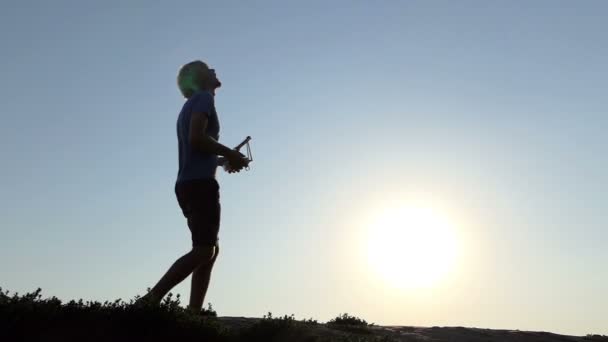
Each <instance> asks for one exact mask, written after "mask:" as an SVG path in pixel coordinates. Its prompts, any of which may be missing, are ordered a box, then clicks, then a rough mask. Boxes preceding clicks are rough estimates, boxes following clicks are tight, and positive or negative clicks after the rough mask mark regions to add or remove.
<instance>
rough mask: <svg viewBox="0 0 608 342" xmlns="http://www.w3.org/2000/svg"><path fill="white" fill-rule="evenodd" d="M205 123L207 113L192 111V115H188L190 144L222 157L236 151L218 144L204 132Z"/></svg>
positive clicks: (206, 121)
mask: <svg viewBox="0 0 608 342" xmlns="http://www.w3.org/2000/svg"><path fill="white" fill-rule="evenodd" d="M207 124H208V119H207V113H202V112H197V111H193V112H192V116H191V117H190V132H188V140H189V142H190V144H191V145H192V146H193V147H194V148H195V149H197V150H198V151H201V152H203V153H211V154H216V155H219V156H224V157H229V156H233V155H234V152H236V151H234V150H232V149H231V148H229V147H226V146H224V145H222V144H220V143H219V142H218V141H216V140H215V139H213V138H212V137H211V136H209V135H208V134H206V133H205V132H206V131H207Z"/></svg>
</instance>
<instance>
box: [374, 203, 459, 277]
mask: <svg viewBox="0 0 608 342" xmlns="http://www.w3.org/2000/svg"><path fill="white" fill-rule="evenodd" d="M367 244H368V248H367V252H368V255H367V260H368V262H369V265H370V267H371V268H372V269H373V270H374V271H375V272H376V273H377V275H378V276H380V277H382V278H384V279H385V280H386V281H387V282H388V283H389V284H391V285H393V286H397V287H399V288H426V287H430V286H433V285H435V284H437V283H438V282H439V281H441V279H443V278H444V277H445V276H446V275H447V274H448V273H449V271H450V270H452V268H453V267H454V265H455V261H456V257H457V252H458V242H457V236H456V232H455V227H454V226H453V225H452V224H451V223H450V221H449V220H448V219H447V218H446V217H445V216H444V215H442V214H440V213H439V212H436V211H434V210H432V209H431V208H427V207H417V206H402V207H397V208H391V209H385V210H384V211H382V212H381V213H380V214H379V215H378V216H377V217H376V218H375V219H374V220H372V222H371V224H370V225H369V227H368V238H367Z"/></svg>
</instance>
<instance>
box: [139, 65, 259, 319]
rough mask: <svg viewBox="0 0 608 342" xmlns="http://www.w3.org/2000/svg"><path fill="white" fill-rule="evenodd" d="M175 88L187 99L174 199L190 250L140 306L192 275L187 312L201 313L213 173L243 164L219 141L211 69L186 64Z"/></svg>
mask: <svg viewBox="0 0 608 342" xmlns="http://www.w3.org/2000/svg"><path fill="white" fill-rule="evenodd" d="M177 84H178V87H179V89H180V91H181V93H182V95H183V96H184V97H185V98H186V99H187V100H186V103H184V105H183V107H182V110H181V112H180V114H179V117H178V119H177V139H178V146H179V171H178V174H177V180H176V182H175V194H176V196H177V201H178V203H179V206H180V208H181V209H182V212H183V214H184V216H185V217H186V219H187V222H188V228H189V229H190V231H191V233H192V250H191V251H190V252H188V253H186V254H185V255H183V256H182V257H180V258H179V259H177V261H175V263H174V264H173V265H172V266H171V267H170V268H169V270H168V271H167V272H166V273H165V275H164V276H163V277H162V278H161V279H160V280H159V281H158V283H157V284H156V285H155V286H154V287H153V288H152V290H151V291H150V292H148V293H147V294H146V295H145V296H143V297H142V298H141V301H142V302H147V303H151V304H154V305H158V304H160V302H161V300H162V298H163V297H164V296H165V295H166V294H167V293H168V292H169V291H170V290H171V289H172V288H173V287H175V286H176V285H177V284H179V283H180V282H182V281H183V280H184V279H185V278H186V277H188V275H190V273H192V283H191V286H192V287H191V289H190V303H189V306H188V308H189V309H190V310H192V311H195V312H200V311H201V308H202V305H203V300H204V298H205V294H206V293H207V288H208V286H209V278H210V276H211V269H212V267H213V264H214V262H215V259H216V258H217V255H218V253H219V244H218V233H219V228H220V209H221V207H220V201H219V184H218V182H217V181H216V179H215V174H216V169H217V166H218V163H224V162H227V168H226V170H227V171H228V172H229V173H235V172H239V171H241V170H242V169H243V168H244V167H246V166H247V164H248V159H247V158H246V157H245V156H244V155H243V154H241V153H240V152H238V151H236V150H233V149H231V148H228V147H226V146H224V145H222V144H220V143H219V142H218V140H219V131H220V125H219V119H218V116H217V112H216V111H215V105H214V97H215V90H216V89H217V88H219V87H220V86H221V85H222V83H221V82H220V81H219V80H218V78H217V76H216V74H215V70H214V69H210V68H209V67H208V66H207V65H206V64H205V63H203V62H202V61H199V60H197V61H193V62H190V63H188V64H186V65H184V66H182V67H181V68H180V70H179V73H178V76H177ZM218 156H222V157H223V158H222V157H218Z"/></svg>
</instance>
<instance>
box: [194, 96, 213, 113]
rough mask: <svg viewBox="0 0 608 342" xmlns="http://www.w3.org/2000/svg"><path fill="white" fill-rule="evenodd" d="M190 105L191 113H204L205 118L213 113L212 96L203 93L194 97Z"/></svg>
mask: <svg viewBox="0 0 608 342" xmlns="http://www.w3.org/2000/svg"><path fill="white" fill-rule="evenodd" d="M193 100H194V101H193V103H192V111H193V112H200V113H206V114H207V116H209V115H210V114H211V112H212V111H213V96H212V95H211V94H210V93H208V92H206V91H204V92H200V93H198V94H196V95H195V98H194V99H193Z"/></svg>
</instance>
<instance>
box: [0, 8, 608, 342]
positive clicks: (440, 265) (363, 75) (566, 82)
mask: <svg viewBox="0 0 608 342" xmlns="http://www.w3.org/2000/svg"><path fill="white" fill-rule="evenodd" d="M4 7H5V9H4V10H3V11H2V13H1V14H0V18H1V19H2V20H1V21H0V28H2V30H0V32H1V33H0V36H1V37H2V42H3V54H2V56H0V62H1V63H0V72H1V74H2V75H3V77H2V79H0V90H1V95H0V112H1V113H2V122H3V124H2V125H1V126H0V156H2V162H3V165H4V167H3V168H1V169H0V188H1V189H2V195H1V196H0V217H2V219H1V221H0V227H1V228H0V229H1V233H2V235H3V237H4V238H3V239H2V240H1V241H0V260H1V261H0V274H2V278H1V279H0V287H2V288H3V289H5V290H9V291H11V292H12V293H14V292H19V293H25V292H31V291H34V290H35V289H36V288H39V287H40V288H41V289H42V294H43V296H44V297H45V298H46V297H51V296H56V297H58V298H60V299H62V300H64V301H65V300H68V301H69V300H71V299H77V298H82V299H85V300H97V301H101V302H103V301H105V300H111V299H118V298H122V299H126V300H127V301H128V299H130V298H133V297H135V296H136V295H138V294H139V295H142V294H144V293H145V292H144V291H145V289H146V288H147V287H152V286H153V285H154V284H155V282H156V281H157V280H158V278H159V277H160V276H161V275H162V274H163V273H164V272H165V271H166V269H167V268H168V267H169V266H170V265H171V264H172V263H173V262H174V261H175V259H176V258H178V257H179V256H181V255H182V254H183V253H186V252H187V251H188V250H189V249H190V248H191V240H190V232H189V230H188V227H187V225H186V221H185V219H184V217H183V215H182V213H181V211H180V209H179V206H178V204H177V201H176V198H175V193H174V188H173V187H174V184H175V178H176V175H177V167H178V165H177V139H176V135H175V133H176V132H175V124H176V119H177V115H178V114H179V111H180V109H181V107H182V105H183V103H184V101H185V100H184V98H183V97H182V96H181V94H180V92H179V90H178V88H177V85H176V77H177V71H178V69H179V67H180V66H181V65H183V64H185V63H188V62H190V61H193V60H197V59H200V60H202V61H204V62H206V63H207V64H208V65H209V66H210V67H211V68H214V69H215V70H216V72H217V75H218V77H219V79H220V80H221V82H222V87H221V88H219V89H218V91H217V94H216V96H215V103H216V108H217V112H218V116H219V120H220V125H221V131H220V140H219V141H220V142H221V143H222V144H225V145H226V146H230V147H233V146H235V145H236V144H238V143H239V142H241V141H242V140H243V139H244V138H245V137H246V136H251V137H252V140H251V149H252V152H253V157H254V161H253V162H252V164H251V169H250V170H249V171H244V172H240V173H238V174H228V173H226V172H224V171H223V170H222V169H221V168H219V169H218V171H217V180H218V182H219V184H220V193H221V205H222V217H221V228H220V233H219V239H220V240H219V244H220V248H221V252H220V255H219V257H218V259H217V262H216V263H215V266H214V269H213V273H212V276H211V282H210V285H209V291H208V293H207V297H206V298H205V302H204V304H203V307H205V308H206V307H207V305H208V303H211V304H212V305H213V308H214V309H215V310H216V311H217V312H218V315H219V316H245V317H261V316H262V315H263V314H265V313H267V312H268V311H270V312H272V313H273V314H276V316H282V315H285V314H287V315H290V314H294V315H295V317H296V318H302V319H305V318H314V319H317V320H319V321H328V320H330V319H331V318H334V317H336V316H337V315H338V314H340V313H349V314H351V315H354V316H357V317H360V318H363V319H365V320H366V321H367V322H369V323H372V322H373V323H376V324H377V325H412V326H428V327H431V326H466V327H477V328H489V329H513V330H515V329H519V330H529V331H541V330H542V331H550V332H554V333H559V334H567V335H579V336H580V335H585V334H590V333H594V334H607V335H608V320H607V319H606V315H605V314H604V308H606V307H608V296H606V294H605V292H606V289H607V288H608V271H607V270H606V265H607V264H608V249H606V248H604V247H605V242H606V241H608V230H607V229H606V228H607V227H608V217H607V216H606V215H605V210H606V205H605V203H607V200H608V197H607V196H608V195H607V194H608V173H607V172H605V171H606V170H608V158H606V153H605V150H606V146H608V136H607V135H606V133H605V132H606V131H607V130H608V116H607V115H606V113H607V110H608V100H607V97H606V96H605V94H604V93H605V91H604V89H605V88H606V76H608V67H607V66H606V64H605V61H606V60H608V46H607V45H606V44H605V37H604V36H605V32H608V23H607V22H606V20H605V18H606V15H607V14H608V3H605V2H601V1H588V2H584V3H573V2H566V1H537V2H534V3H525V4H524V3H496V4H487V3H484V2H481V1H464V2H459V3H458V4H456V3H453V2H448V1H440V2H437V3H428V2H424V1H411V2H391V3H385V4H383V5H382V6H377V5H372V4H368V3H365V2H358V1H337V2H332V3H331V4H327V3H324V2H321V1H313V2H308V3H306V4H291V5H286V4H285V3H283V2H280V1H267V2H264V3H255V4H254V3H246V4H243V3H236V2H225V3H221V4H217V3H202V2H199V1H180V2H178V3H174V2H163V3H155V4H150V3H147V2H143V1H136V2H130V3H129V4H124V3H120V2H117V1H108V2H103V3H87V4H85V3H77V4H75V3H72V2H67V1H56V2H52V3H46V2H19V3H12V4H10V5H6V6H4ZM602 156H604V157H602ZM189 279H190V278H189V277H188V278H186V280H184V281H183V282H182V283H181V284H179V285H178V286H176V287H175V288H173V289H172V290H171V292H172V293H174V294H178V293H179V294H180V296H181V298H182V302H183V303H187V298H188V295H189V286H190V281H189ZM294 294H297V295H296V296H294Z"/></svg>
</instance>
